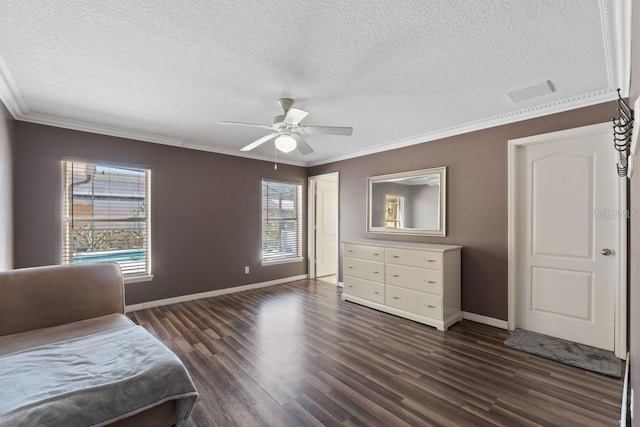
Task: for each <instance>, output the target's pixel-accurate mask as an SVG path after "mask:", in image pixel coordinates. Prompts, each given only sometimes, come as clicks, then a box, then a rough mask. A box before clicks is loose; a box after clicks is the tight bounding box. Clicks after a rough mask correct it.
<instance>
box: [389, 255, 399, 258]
mask: <svg viewBox="0 0 640 427" xmlns="http://www.w3.org/2000/svg"><path fill="white" fill-rule="evenodd" d="M391 258H400V255H392V256H391Z"/></svg>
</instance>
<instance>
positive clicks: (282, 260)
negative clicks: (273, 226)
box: [260, 178, 304, 266]
mask: <svg viewBox="0 0 640 427" xmlns="http://www.w3.org/2000/svg"><path fill="white" fill-rule="evenodd" d="M265 183H273V184H278V185H291V186H293V187H294V188H295V191H296V193H297V194H296V199H297V203H296V212H297V215H296V218H295V222H296V224H297V225H296V226H297V233H296V234H297V236H296V241H297V253H296V255H295V256H288V257H269V258H267V259H265V257H264V235H265V215H264V212H265V205H264V202H265V194H264V186H265ZM302 198H303V188H302V184H300V183H297V182H291V181H283V180H277V179H271V178H263V179H262V181H261V182H260V262H261V264H262V265H263V266H267V265H278V264H288V263H293V262H302V261H304V256H303V255H302V253H303V241H302V231H303V230H302V227H303V207H302V205H303V201H302ZM288 221H291V220H288Z"/></svg>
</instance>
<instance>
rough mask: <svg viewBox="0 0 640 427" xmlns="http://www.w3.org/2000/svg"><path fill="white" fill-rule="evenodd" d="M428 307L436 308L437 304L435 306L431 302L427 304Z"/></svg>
mask: <svg viewBox="0 0 640 427" xmlns="http://www.w3.org/2000/svg"><path fill="white" fill-rule="evenodd" d="M427 307H429V308H436V306H435V305H431V304H429V305H427Z"/></svg>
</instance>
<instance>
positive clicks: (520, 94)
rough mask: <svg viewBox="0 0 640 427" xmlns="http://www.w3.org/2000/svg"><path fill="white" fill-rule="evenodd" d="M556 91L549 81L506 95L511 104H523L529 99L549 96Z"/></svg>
mask: <svg viewBox="0 0 640 427" xmlns="http://www.w3.org/2000/svg"><path fill="white" fill-rule="evenodd" d="M555 91H556V90H555V88H554V87H553V84H552V83H551V81H550V80H547V81H546V82H542V83H538V84H537V85H533V86H529V87H525V88H523V89H518V90H514V91H513V92H508V93H507V94H506V95H507V98H509V100H510V101H511V102H522V101H526V100H528V99H533V98H538V97H540V96H545V95H549V94H551V93H553V92H555Z"/></svg>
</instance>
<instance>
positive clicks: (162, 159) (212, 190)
mask: <svg viewBox="0 0 640 427" xmlns="http://www.w3.org/2000/svg"><path fill="white" fill-rule="evenodd" d="M15 140H16V143H15V144H14V171H15V174H14V178H15V186H14V187H15V199H14V203H15V211H14V214H15V216H14V218H15V228H14V235H15V239H14V252H15V267H18V268H19V267H30V266H37V265H49V264H58V263H60V246H61V243H60V242H61V219H60V198H61V186H62V185H61V167H60V160H61V159H62V158H65V157H73V158H78V159H87V160H98V161H108V162H116V163H125V164H130V165H141V166H147V167H149V168H150V169H151V222H152V223H151V232H152V234H151V241H152V244H151V256H152V264H153V271H152V273H153V274H154V279H153V281H151V282H143V283H132V284H128V285H127V287H126V300H127V301H126V302H127V304H135V303H140V302H144V301H151V300H157V299H162V298H169V297H175V296H179V295H187V294H193V293H198V292H206V291H211V290H216V289H222V288H228V287H233V286H239V285H244V284H249V283H258V282H263V281H268V280H274V279H279V278H283V277H290V276H296V275H300V274H306V273H307V266H306V259H305V260H304V261H303V262H298V263H290V264H280V265H272V266H265V267H262V266H261V265H260V247H261V215H260V212H261V207H260V203H261V179H262V178H272V179H282V180H285V181H290V182H298V183H300V184H302V187H303V189H304V191H305V194H303V197H306V188H307V185H306V180H307V171H306V169H305V168H301V167H295V166H288V165H279V167H278V170H274V168H273V163H270V162H264V161H258V160H251V159H245V158H241V157H234V156H226V155H222V154H216V153H208V152H203V151H195V150H188V149H183V148H178V147H170V146H165V145H159V144H152V143H147V142H141V141H133V140H127V139H123V138H116V137H110V136H104V135H97V134H91V133H85V132H79V131H74V130H68V129H61V128H55V127H50V126H42V125H36V124H32V123H26V122H16V124H15ZM303 200H304V199H303ZM304 206H305V207H304V209H305V215H304V218H303V224H306V204H304ZM302 234H303V255H304V256H305V258H306V240H305V236H306V233H305V232H304V231H303V233H302ZM245 265H248V266H249V267H250V270H251V273H250V274H244V266H245Z"/></svg>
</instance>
